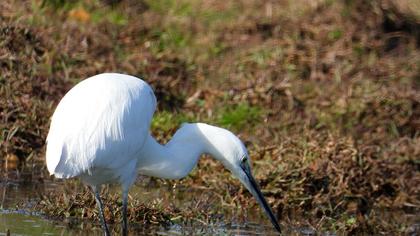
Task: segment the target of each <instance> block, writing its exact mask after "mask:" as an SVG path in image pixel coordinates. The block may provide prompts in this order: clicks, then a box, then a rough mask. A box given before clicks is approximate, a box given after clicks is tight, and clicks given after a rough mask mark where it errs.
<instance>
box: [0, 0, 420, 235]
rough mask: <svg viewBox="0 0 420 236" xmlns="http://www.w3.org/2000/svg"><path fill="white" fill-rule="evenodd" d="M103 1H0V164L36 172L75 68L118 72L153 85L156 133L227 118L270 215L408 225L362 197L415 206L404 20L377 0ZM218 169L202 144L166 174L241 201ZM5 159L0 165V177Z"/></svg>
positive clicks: (413, 124)
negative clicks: (188, 170) (180, 173)
mask: <svg viewBox="0 0 420 236" xmlns="http://www.w3.org/2000/svg"><path fill="white" fill-rule="evenodd" d="M41 2H44V6H41ZM105 2H107V1H99V0H92V1H72V2H71V3H64V1H48V0H45V1H35V0H34V1H24V2H23V3H22V2H21V1H14V0H7V1H4V3H2V5H1V8H2V9H1V11H0V22H1V23H0V45H1V47H0V65H1V67H0V84H1V87H0V94H1V97H2V99H1V100H0V114H1V122H0V129H1V134H0V142H1V148H0V156H1V157H2V159H0V160H1V161H2V168H3V169H2V170H6V168H5V163H6V160H5V159H6V158H5V157H6V156H13V155H14V156H17V157H18V159H19V160H20V165H18V167H17V168H19V170H20V172H31V171H33V168H32V166H33V163H35V166H40V168H41V169H39V168H36V170H37V172H36V173H38V172H39V170H40V173H38V174H36V175H34V174H31V175H18V176H20V178H25V180H26V181H31V180H35V179H37V178H38V177H39V176H41V177H43V176H44V175H45V171H46V170H45V166H44V165H43V156H44V140H45V137H46V134H47V131H48V125H49V117H50V116H51V114H52V112H53V110H54V107H55V106H56V104H57V103H58V101H59V99H60V98H61V97H62V96H63V95H64V93H65V92H66V91H67V90H69V89H70V88H71V87H72V86H73V85H74V84H75V83H77V82H78V81H80V80H81V79H84V78H86V77H88V76H91V75H94V74H97V73H100V72H105V71H115V72H122V73H127V74H132V75H137V76H143V78H144V79H145V80H146V81H148V82H149V83H150V84H151V85H152V86H153V88H154V89H155V93H156V95H157V97H158V100H159V104H158V106H159V109H158V111H157V114H156V116H155V118H154V120H153V122H152V132H153V133H154V134H155V135H156V136H157V138H158V140H160V141H167V140H168V139H169V138H170V137H171V135H172V134H173V132H174V131H175V130H176V129H177V128H178V127H179V125H180V124H182V122H192V121H204V122H208V123H213V124H217V125H220V126H223V127H226V128H229V129H231V130H233V131H235V133H237V134H238V135H239V136H240V137H241V139H242V140H243V141H244V142H245V143H246V144H247V145H248V148H249V150H250V154H251V157H252V160H253V167H254V172H255V175H256V177H257V179H258V180H259V182H260V183H261V186H262V188H263V189H264V193H265V195H266V196H267V197H268V200H269V202H270V203H271V205H273V206H274V209H275V211H276V213H277V215H278V217H279V218H280V219H281V222H282V223H283V224H285V225H310V226H311V227H313V228H315V229H317V230H326V231H346V232H354V233H357V232H365V233H372V234H377V233H381V232H394V233H404V232H408V230H409V226H410V225H406V223H405V222H398V221H395V222H394V223H389V222H388V223H387V222H384V221H383V220H382V219H381V215H379V214H378V213H377V209H379V208H388V209H391V210H395V209H403V210H406V211H408V212H416V211H418V208H419V207H420V199H419V188H418V186H420V175H419V156H420V153H419V148H418V147H420V144H419V130H420V129H419V123H420V121H419V117H420V106H419V102H420V97H419V94H420V93H419V79H420V77H419V74H420V69H419V68H420V54H419V48H418V45H419V39H418V32H417V33H416V31H415V30H409V29H410V25H414V26H416V23H415V21H414V23H413V21H410V20H407V21H406V22H402V23H401V22H399V23H398V22H396V23H395V25H392V24H391V26H392V27H391V26H390V22H389V21H390V19H391V20H392V19H394V18H392V17H390V16H389V15H388V14H389V12H388V11H385V10H383V8H382V5H381V4H380V2H379V1H368V2H365V1H358V0H353V1H311V2H310V3H308V2H306V1H291V2H279V3H274V2H261V1H234V2H230V1H202V2H200V3H197V2H194V1H188V0H185V1H182V2H181V3H178V2H177V1H141V2H139V1H131V0H124V1H120V2H119V3H116V4H113V5H107V4H106V3H105ZM116 2H117V1H116ZM402 19H403V20H404V18H402ZM399 20H401V19H399ZM391 23H392V22H391ZM403 23H404V24H403ZM407 25H408V26H407ZM417 27H418V25H417ZM414 29H415V28H414ZM28 160H29V161H28ZM37 163H39V164H37ZM222 168H223V167H222V166H221V165H220V164H218V163H215V162H214V161H213V160H211V159H209V158H205V159H203V160H201V161H200V162H199V166H198V168H196V169H195V170H194V171H193V173H192V174H191V175H190V176H189V177H187V178H186V179H184V180H181V181H176V182H175V181H168V183H170V184H175V183H177V184H181V185H188V186H194V185H196V186H201V187H203V186H205V187H208V188H209V189H212V191H215V192H216V193H217V194H219V195H220V196H221V197H222V200H223V201H224V202H225V204H226V205H231V206H237V205H243V204H245V205H249V204H252V203H250V202H252V201H248V200H249V199H250V198H251V197H250V195H249V194H248V193H246V191H244V190H243V188H242V187H241V186H240V184H239V182H238V181H236V180H233V179H231V178H229V177H228V176H229V173H227V172H226V171H222ZM13 170H14V168H10V166H9V169H8V170H7V171H2V174H3V175H9V178H11V177H10V176H12V173H13ZM31 173H33V172H31ZM46 178H48V177H46ZM209 179H213V180H214V181H208V180H209ZM226 191H228V192H229V194H227V192H226ZM237 193H239V194H238V196H237V197H235V198H232V197H230V196H232V195H234V194H237ZM54 196H56V197H59V196H62V195H51V196H50V198H54ZM71 197H73V198H77V197H78V196H71ZM111 198H115V197H114V196H111ZM44 200H45V199H44ZM51 202H56V203H57V204H56V205H55V206H57V208H53V209H59V208H60V207H61V208H63V209H65V208H66V205H65V204H66V202H63V201H51ZM111 202H112V201H111ZM62 203H63V204H64V205H63V204H62ZM67 203H68V201H67ZM136 204H137V203H136ZM92 207H93V205H92ZM152 207H153V206H152ZM45 210H46V212H51V211H48V209H45ZM168 211H170V210H168ZM200 212H201V211H200V209H197V212H196V213H197V215H199V213H200ZM201 213H203V212H201ZM168 214H170V213H168ZM57 215H58V216H61V217H65V216H66V215H65V214H64V215H63V214H61V215H60V214H57ZM294 215H299V217H293V216H294ZM302 215H303V216H305V218H306V219H308V218H309V219H310V220H304V219H303V218H301V217H300V216H302ZM90 216H92V217H93V216H94V214H91V215H90ZM165 219H166V218H165Z"/></svg>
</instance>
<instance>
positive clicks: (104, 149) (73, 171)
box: [46, 73, 156, 178]
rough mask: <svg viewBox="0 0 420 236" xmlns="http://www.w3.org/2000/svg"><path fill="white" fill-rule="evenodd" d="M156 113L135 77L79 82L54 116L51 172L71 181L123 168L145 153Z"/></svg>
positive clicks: (147, 91) (108, 76)
mask: <svg viewBox="0 0 420 236" xmlns="http://www.w3.org/2000/svg"><path fill="white" fill-rule="evenodd" d="M155 108H156V98H155V96H154V94H153V91H152V89H151V88H150V86H149V85H148V84H147V83H146V82H144V81H142V80H140V79H138V78H136V77H133V76H129V75H123V74H115V73H106V74H100V75H96V76H93V77H90V78H88V79H86V80H84V81H82V82H80V83H79V84H77V85H76V86H75V87H74V88H72V89H71V90H70V91H69V92H68V93H67V94H66V95H65V96H64V97H63V99H62V100H61V101H60V103H59V104H58V106H57V108H56V110H55V112H54V114H53V116H52V120H51V126H50V131H49V133H48V137H47V154H46V160H47V167H48V170H49V171H50V173H51V174H54V175H55V176H56V177H59V178H70V177H75V176H78V175H81V174H84V173H89V172H90V171H91V170H92V169H95V168H99V169H108V170H114V169H119V168H121V167H123V166H124V165H126V164H127V163H129V162H131V161H133V158H135V157H136V154H137V153H138V152H139V151H140V149H141V148H142V146H143V144H144V141H145V139H146V137H147V136H148V132H149V127H150V122H151V119H152V116H153V113H154V111H155Z"/></svg>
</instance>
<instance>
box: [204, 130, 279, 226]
mask: <svg viewBox="0 0 420 236" xmlns="http://www.w3.org/2000/svg"><path fill="white" fill-rule="evenodd" d="M197 125H198V128H199V129H200V131H201V133H202V134H203V135H204V136H205V137H206V139H207V140H206V141H207V142H208V144H207V145H206V146H207V150H206V152H207V153H209V154H210V155H212V156H214V157H215V158H216V159H217V160H219V161H221V162H222V163H223V165H224V166H225V167H226V168H227V169H229V170H230V171H231V172H232V174H233V175H234V176H235V177H236V178H238V179H239V180H240V181H241V183H242V184H243V185H245V187H246V188H247V189H248V190H249V192H251V194H252V195H253V196H254V197H255V199H256V200H257V202H258V203H259V204H260V206H261V207H262V208H263V210H264V212H265V213H266V215H267V216H268V217H269V219H270V221H271V223H272V224H273V225H274V227H275V228H276V230H277V231H278V232H280V226H279V224H278V222H277V219H276V217H275V216H274V214H273V212H272V210H271V208H270V206H269V205H268V203H267V201H266V200H265V198H264V196H263V194H262V193H261V190H260V187H259V185H258V183H257V182H256V181H255V179H254V177H253V175H252V171H251V161H250V157H249V154H248V151H247V149H246V147H245V145H244V144H243V143H242V141H241V140H240V139H239V138H238V137H237V136H236V135H234V134H233V133H232V132H230V131H228V130H226V129H223V128H219V127H215V126H211V125H207V124H201V123H199V124H197Z"/></svg>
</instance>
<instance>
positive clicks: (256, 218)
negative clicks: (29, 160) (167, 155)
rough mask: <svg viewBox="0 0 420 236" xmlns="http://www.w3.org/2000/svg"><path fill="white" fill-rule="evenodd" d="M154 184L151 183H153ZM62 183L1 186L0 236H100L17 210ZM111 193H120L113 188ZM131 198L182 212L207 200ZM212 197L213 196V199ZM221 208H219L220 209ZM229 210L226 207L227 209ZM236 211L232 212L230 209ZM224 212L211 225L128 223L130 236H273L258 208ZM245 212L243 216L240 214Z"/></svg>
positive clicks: (199, 195)
mask: <svg viewBox="0 0 420 236" xmlns="http://www.w3.org/2000/svg"><path fill="white" fill-rule="evenodd" d="M152 185H153V184H152ZM62 187H63V183H60V182H59V183H47V184H42V183H37V184H34V183H31V184H19V185H18V184H15V183H8V184H3V185H0V194H1V198H0V200H1V205H0V235H6V234H7V230H9V231H10V233H11V235H87V234H88V235H102V230H101V228H100V226H99V225H98V222H85V221H84V222H80V221H78V222H70V221H64V222H63V221H55V220H49V219H47V218H46V217H44V216H42V215H41V214H39V213H30V212H26V211H24V210H19V209H17V205H18V204H21V203H22V202H24V203H25V204H28V205H30V204H31V202H33V201H34V200H35V199H36V198H37V197H38V196H39V195H40V194H43V193H45V192H48V191H50V190H53V189H57V188H62ZM110 191H119V190H118V189H117V188H113V189H111V190H110ZM130 196H131V197H133V198H142V199H144V202H148V201H160V202H161V205H165V203H170V204H172V205H175V206H176V207H177V208H179V209H181V210H182V208H184V207H192V206H193V205H194V204H196V202H197V200H196V199H205V200H206V199H207V200H208V201H209V202H212V201H218V199H213V200H210V197H211V196H208V194H207V193H206V191H203V190H200V189H195V190H191V189H185V188H184V189H183V188H177V189H172V188H171V187H170V186H163V187H162V186H160V187H157V188H156V187H151V188H144V186H134V187H133V188H132V189H131V191H130ZM213 198H214V196H213ZM217 205H219V207H221V209H223V207H222V206H220V204H217ZM226 208H228V207H226ZM233 211H235V210H233ZM233 211H232V210H231V211H230V212H229V211H228V210H227V211H226V212H223V214H221V215H220V216H216V219H215V221H214V222H212V223H210V224H208V223H204V222H199V221H197V222H188V223H187V222H177V224H173V225H171V226H168V227H164V226H159V225H149V226H147V227H145V226H144V225H139V224H130V227H129V228H130V235H276V233H275V231H274V229H273V227H272V226H271V224H270V222H269V220H268V219H266V218H265V216H264V215H262V212H260V210H259V209H242V210H241V215H238V214H236V215H235V214H234V213H233V214H232V212H233ZM244 211H245V214H243V213H244ZM110 230H111V231H112V232H113V234H115V235H119V234H120V225H119V224H114V225H110Z"/></svg>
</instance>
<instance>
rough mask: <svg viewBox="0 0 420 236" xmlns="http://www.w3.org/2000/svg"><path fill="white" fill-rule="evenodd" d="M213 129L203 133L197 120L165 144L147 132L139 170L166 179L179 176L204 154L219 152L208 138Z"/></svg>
mask: <svg viewBox="0 0 420 236" xmlns="http://www.w3.org/2000/svg"><path fill="white" fill-rule="evenodd" d="M209 135H210V136H211V132H210V133H206V134H205V133H203V132H202V130H200V129H198V128H197V127H196V124H187V125H184V126H183V127H181V128H180V129H179V130H178V131H177V132H176V133H175V135H174V136H173V137H172V139H171V140H170V141H169V142H168V143H167V144H165V145H161V144H160V143H158V142H157V141H156V140H155V139H154V138H153V137H152V136H150V135H149V136H148V138H147V140H146V143H145V145H144V146H143V149H142V150H141V153H140V155H139V160H138V169H139V173H140V174H143V175H148V176H154V177H159V178H166V179H180V178H183V177H185V176H186V175H188V173H189V172H190V171H191V170H192V169H193V168H194V167H195V166H196V164H197V162H198V159H199V158H200V156H201V154H203V153H208V154H210V155H212V156H214V157H216V158H218V157H219V156H220V154H219V153H218V152H216V151H215V150H214V148H213V147H212V145H211V142H209V141H208V136H209Z"/></svg>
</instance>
